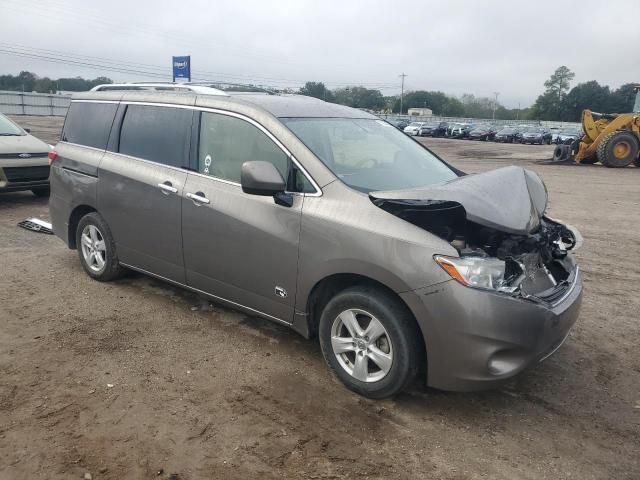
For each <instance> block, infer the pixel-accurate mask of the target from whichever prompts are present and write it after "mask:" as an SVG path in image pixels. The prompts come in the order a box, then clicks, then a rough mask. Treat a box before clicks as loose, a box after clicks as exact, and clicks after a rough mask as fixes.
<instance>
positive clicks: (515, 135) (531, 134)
mask: <svg viewBox="0 0 640 480" xmlns="http://www.w3.org/2000/svg"><path fill="white" fill-rule="evenodd" d="M395 126H396V127H397V128H398V129H400V130H402V131H403V132H404V133H406V134H407V135H412V136H419V137H448V138H464V139H469V140H483V141H494V142H503V143H528V144H531V145H536V144H537V145H550V144H552V143H555V144H570V143H572V142H573V141H575V140H576V139H577V138H578V137H579V136H580V131H579V129H577V128H547V127H543V126H540V125H493V124H490V123H478V124H472V123H460V122H424V121H423V122H411V123H408V122H407V121H406V120H401V121H397V122H395Z"/></svg>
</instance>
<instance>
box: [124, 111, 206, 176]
mask: <svg viewBox="0 0 640 480" xmlns="http://www.w3.org/2000/svg"><path fill="white" fill-rule="evenodd" d="M192 118H193V111H192V110H189V109H185V108H172V107H155V106H149V105H128V106H127V111H126V112H125V114H124V119H123V120H122V127H121V129H120V146H119V149H118V151H119V152H120V153H123V154H125V155H130V156H132V157H137V158H142V159H144V160H150V161H152V162H157V163H162V164H164V165H169V166H172V167H179V168H185V167H188V166H189V141H190V131H191V122H192Z"/></svg>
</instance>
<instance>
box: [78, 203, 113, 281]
mask: <svg viewBox="0 0 640 480" xmlns="http://www.w3.org/2000/svg"><path fill="white" fill-rule="evenodd" d="M76 246H77V247H78V255H79V257H80V263H81V264H82V268H84V271H85V272H87V274H88V275H89V276H90V277H91V278H93V279H94V280H98V281H100V282H108V281H110V280H115V279H116V278H118V277H120V276H122V274H123V273H124V268H123V267H122V266H121V265H120V262H119V261H118V256H117V254H116V244H115V241H114V239H113V236H112V235H111V230H109V226H108V225H107V222H105V220H104V218H102V216H101V215H100V214H99V213H97V212H92V213H88V214H87V215H85V216H84V217H82V218H81V219H80V222H79V223H78V228H77V229H76Z"/></svg>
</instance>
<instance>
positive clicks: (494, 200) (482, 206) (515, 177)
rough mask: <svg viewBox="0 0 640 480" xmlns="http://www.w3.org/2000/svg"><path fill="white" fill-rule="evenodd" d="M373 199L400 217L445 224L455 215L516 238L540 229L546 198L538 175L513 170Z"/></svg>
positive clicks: (387, 193)
mask: <svg viewBox="0 0 640 480" xmlns="http://www.w3.org/2000/svg"><path fill="white" fill-rule="evenodd" d="M369 196H370V198H371V200H372V201H373V203H374V204H375V205H376V206H378V207H380V208H382V209H384V210H387V211H389V212H391V213H394V214H396V215H399V216H401V218H407V217H408V215H406V214H408V213H409V212H411V215H413V214H418V215H420V213H421V212H424V213H425V214H426V212H428V214H427V216H426V217H425V220H427V217H428V218H434V219H435V217H440V218H438V219H437V221H438V223H442V220H444V219H445V217H446V216H447V215H451V214H452V212H456V215H462V214H463V215H464V216H466V220H468V221H470V222H474V223H477V224H479V225H482V226H485V227H490V228H493V229H495V230H498V231H501V232H505V233H510V234H515V235H528V234H529V233H531V232H533V231H535V230H536V229H537V228H538V227H539V225H540V219H541V217H542V215H543V214H544V211H545V209H546V208H547V200H548V198H547V189H546V187H545V185H544V183H543V182H542V180H541V179H540V177H539V176H538V175H537V174H536V173H534V172H532V171H530V170H525V169H524V168H521V167H515V166H511V167H504V168H499V169H497V170H491V171H489V172H485V173H478V174H475V175H466V176H463V177H459V178H457V179H455V180H452V181H450V182H448V183H445V184H439V185H432V186H427V187H423V188H416V189H410V190H395V191H384V192H371V193H370V194H369ZM400 213H401V214H400ZM407 219H408V218H407ZM427 221H429V220H427ZM421 223H422V222H421Z"/></svg>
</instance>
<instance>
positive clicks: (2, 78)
mask: <svg viewBox="0 0 640 480" xmlns="http://www.w3.org/2000/svg"><path fill="white" fill-rule="evenodd" d="M104 83H113V80H111V79H110V78H107V77H98V78H94V79H93V80H88V79H84V78H82V77H73V78H58V79H51V78H49V77H39V76H38V75H36V74H35V73H33V72H27V71H22V72H20V73H19V74H18V75H0V90H12V91H18V92H37V93H56V92H58V91H69V92H84V91H87V90H91V89H92V88H93V87H95V86H96V85H101V84H104Z"/></svg>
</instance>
